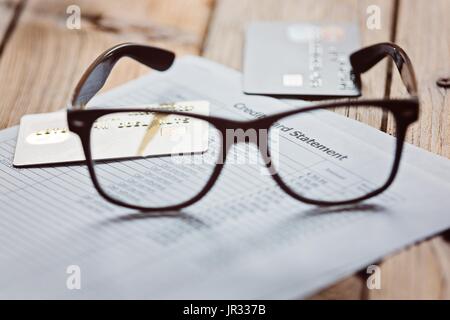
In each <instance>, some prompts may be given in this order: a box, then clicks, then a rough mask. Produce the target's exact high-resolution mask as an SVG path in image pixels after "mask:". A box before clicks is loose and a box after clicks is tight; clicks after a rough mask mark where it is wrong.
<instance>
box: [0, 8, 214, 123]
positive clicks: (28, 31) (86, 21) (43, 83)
mask: <svg viewBox="0 0 450 320" xmlns="http://www.w3.org/2000/svg"><path fill="white" fill-rule="evenodd" d="M72 4H75V5H78V6H79V7H80V9H81V17H82V20H81V29H80V30H70V29H68V28H67V27H66V19H67V17H68V15H67V13H66V9H67V7H68V6H69V5H72ZM210 9H211V1H209V0H193V1H189V2H187V1H184V0H166V1H151V0H132V1H127V2H126V3H125V2H124V1H119V0H115V1H111V0H100V1H88V0H77V1H75V0H33V1H28V2H27V3H26V6H25V7H24V9H23V12H22V15H21V16H20V19H19V23H18V24H17V27H16V28H15V30H14V33H13V34H12V35H11V37H10V39H9V41H8V43H7V45H6V47H5V50H4V52H3V55H2V56H1V57H0V76H1V77H2V81H3V84H2V86H1V87H0V96H1V97H2V99H1V101H0V127H1V128H4V127H6V126H11V125H14V124H17V123H18V122H19V119H20V117H21V116H22V115H23V114H25V113H36V112H46V111H51V110H56V109H60V108H62V107H64V106H65V105H66V103H67V101H68V99H69V97H70V94H71V92H72V90H73V88H74V86H75V84H76V82H77V81H78V79H79V77H80V76H81V74H82V73H83V71H84V70H85V69H86V68H87V66H88V65H89V64H90V63H91V62H92V61H93V60H94V59H95V58H96V56H97V55H98V54H100V53H101V52H102V51H104V50H106V49H107V48H108V47H110V46H112V45H114V44H117V43H120V42H128V41H136V42H140V43H146V44H152V45H157V46H161V47H164V48H168V49H170V50H173V51H175V52H176V53H177V54H186V53H191V54H196V53H199V51H200V48H201V44H202V42H203V36H204V34H205V31H206V27H207V22H208V19H209V13H210ZM145 72H148V69H147V68H145V67H143V66H141V65H139V64H138V63H131V62H130V61H123V62H120V63H119V65H118V67H117V69H115V70H114V71H113V74H112V76H111V78H110V79H109V81H108V83H107V87H111V86H114V85H117V84H119V83H122V82H125V81H128V80H130V79H132V78H134V77H136V76H138V75H140V74H143V73H145Z"/></svg>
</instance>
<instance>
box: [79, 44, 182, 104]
mask: <svg viewBox="0 0 450 320" xmlns="http://www.w3.org/2000/svg"><path fill="white" fill-rule="evenodd" d="M123 57H129V58H132V59H134V60H136V61H138V62H140V63H142V64H144V65H146V66H147V67H149V68H152V69H155V70H158V71H165V70H167V69H169V68H170V66H171V65H172V64H173V61H174V60H175V54H174V53H173V52H170V51H167V50H163V49H160V48H155V47H150V46H144V45H138V44H130V43H123V44H119V45H117V46H115V47H113V48H111V49H109V50H107V51H105V52H103V53H102V54H101V55H100V56H99V57H98V58H97V59H96V60H95V61H94V62H93V63H92V64H91V65H90V66H89V68H88V69H87V70H86V71H85V73H84V74H83V76H82V78H81V80H80V82H79V83H78V85H77V87H76V88H75V93H74V95H73V97H72V101H71V103H72V106H73V107H75V108H79V109H82V108H84V107H85V106H86V104H87V103H88V102H89V100H91V99H92V97H93V96H94V95H95V94H96V93H97V92H98V91H100V89H101V88H102V87H103V85H104V84H105V82H106V79H107V78H108V76H109V74H110V73H111V70H112V69H113V68H114V65H115V64H116V63H117V61H119V60H120V59H121V58H123Z"/></svg>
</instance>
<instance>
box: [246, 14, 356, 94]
mask: <svg viewBox="0 0 450 320" xmlns="http://www.w3.org/2000/svg"><path fill="white" fill-rule="evenodd" d="M359 47H360V39H359V30H358V27H357V25H356V24H344V23H340V24H311V23H286V22H257V23H252V24H251V25H250V26H249V27H248V29H247V32H246V41H245V53H244V82H243V86H244V92H245V93H249V94H267V95H305V96H359V95H360V90H359V88H358V87H357V86H356V85H355V83H354V80H353V75H352V71H351V65H350V61H349V56H350V54H351V53H352V52H354V51H356V50H357V49H358V48H359Z"/></svg>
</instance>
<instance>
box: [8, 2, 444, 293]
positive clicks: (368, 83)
mask: <svg viewBox="0 0 450 320" xmlns="http://www.w3.org/2000/svg"><path fill="white" fill-rule="evenodd" d="M72 4H75V5H78V6H79V7H80V9H81V29H80V30H76V29H75V30H71V29H69V28H67V26H66V20H67V18H68V14H67V13H66V9H67V7H68V6H69V5H72ZM369 5H377V6H378V7H379V8H380V10H381V11H380V12H381V28H380V29H374V30H371V29H369V28H367V27H366V19H367V17H368V15H367V12H366V10H367V7H368V6H369ZM449 13H450V1H448V0H431V1H427V0H396V1H393V0H359V1H358V0H336V1H332V0H282V1H278V0H217V1H213V0H189V1H188V0H127V1H119V0H95V1H92V0H28V1H26V0H0V80H1V86H0V97H1V100H0V127H1V128H5V127H8V126H13V125H16V124H18V122H19V119H20V117H21V116H22V115H24V114H26V113H36V112H46V111H53V110H56V109H58V108H61V107H62V106H64V105H65V104H66V102H67V101H68V99H69V96H70V94H71V92H72V90H73V88H74V85H75V83H76V81H77V80H78V79H79V77H80V76H81V73H82V72H83V71H84V69H85V68H86V67H87V65H88V64H89V63H90V62H91V61H92V60H93V59H94V58H95V57H96V56H97V55H98V54H99V53H100V52H102V51H103V50H105V49H106V48H108V47H110V46H112V45H113V44H116V43H119V42H125V41H137V42H141V43H148V44H152V45H156V46H161V47H165V48H168V49H170V50H173V51H175V52H176V53H177V54H178V55H184V54H197V55H202V56H205V57H207V58H209V59H212V60H215V61H218V62H220V63H223V64H225V65H228V66H231V67H233V68H236V69H240V68H241V55H242V45H243V30H244V27H245V25H246V24H247V23H248V22H250V21H253V20H288V21H342V22H345V21H352V20H354V21H358V23H359V25H360V27H361V34H362V42H363V45H368V44H371V43H376V42H381V41H395V42H397V43H398V44H400V45H401V46H402V47H403V48H404V49H405V50H406V51H407V52H408V54H409V55H410V57H411V59H412V61H413V63H414V67H415V69H416V73H417V77H418V81H419V87H420V97H421V103H422V111H421V117H420V120H419V122H418V123H416V124H415V125H414V127H413V129H412V130H411V131H410V132H409V134H408V141H409V142H411V143H413V144H415V145H417V146H420V147H421V148H424V149H427V150H430V151H432V152H435V153H438V154H440V155H443V156H445V157H450V102H449V101H450V99H449V95H448V90H445V89H443V88H439V87H438V86H437V85H436V80H437V79H438V78H439V77H444V76H445V77H449V76H450V59H449V53H450V22H449V19H448V16H447V15H448V14H449ZM145 72H147V69H146V68H144V67H142V66H139V65H137V64H130V63H129V61H126V62H123V63H120V65H119V66H118V69H117V70H115V71H114V73H113V76H112V79H111V80H110V81H109V82H108V87H112V86H115V85H117V84H119V83H122V82H125V81H127V80H130V79H132V78H135V77H137V76H138V75H140V74H143V73H145ZM363 83H364V84H365V87H364V92H363V93H364V95H365V97H368V96H370V97H389V96H394V97H395V96H401V95H403V94H404V90H403V87H402V85H401V83H400V80H399V76H398V73H397V71H396V70H395V69H393V68H392V66H391V65H390V64H388V63H387V62H384V63H382V64H381V65H377V66H376V67H375V68H374V69H373V70H371V71H370V72H369V73H368V74H367V75H365V76H364V78H363ZM357 116H358V119H359V120H361V121H364V122H366V123H368V124H369V125H372V126H375V127H377V128H379V129H382V130H389V126H386V125H385V123H383V119H381V117H369V116H367V115H364V114H359V115H357ZM449 196H450V195H449ZM449 214H450V210H449ZM448 239H449V236H448V232H447V236H446V235H445V234H444V235H439V236H436V237H434V238H431V239H428V240H426V241H423V242H421V243H418V244H415V245H412V246H410V247H409V248H407V249H404V250H403V251H401V252H399V253H397V254H395V255H392V256H390V257H387V258H386V259H384V260H383V261H380V262H379V265H380V267H381V272H382V278H381V279H382V282H381V289H380V290H368V289H367V287H366V278H367V274H366V273H365V272H364V271H361V272H360V273H358V274H356V275H354V276H352V277H349V278H347V279H344V280H342V281H340V282H339V283H337V284H335V285H334V286H332V287H330V288H328V289H326V290H324V291H322V292H321V293H319V294H316V295H315V296H314V297H312V298H313V299H324V298H332V299H361V298H362V299H390V298H401V299H409V298H419V299H422V298H425V299H429V298H438V299H439V298H444V299H449V298H450V246H449V242H448Z"/></svg>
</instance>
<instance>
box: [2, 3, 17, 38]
mask: <svg viewBox="0 0 450 320" xmlns="http://www.w3.org/2000/svg"><path fill="white" fill-rule="evenodd" d="M17 3H18V0H0V43H1V42H2V40H3V39H4V38H5V33H6V31H7V30H8V27H9V24H10V23H11V20H12V18H13V17H14V11H15V9H16V7H17Z"/></svg>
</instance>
